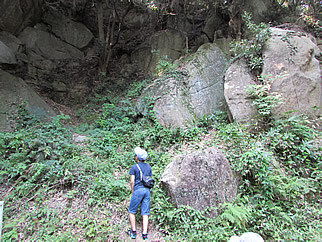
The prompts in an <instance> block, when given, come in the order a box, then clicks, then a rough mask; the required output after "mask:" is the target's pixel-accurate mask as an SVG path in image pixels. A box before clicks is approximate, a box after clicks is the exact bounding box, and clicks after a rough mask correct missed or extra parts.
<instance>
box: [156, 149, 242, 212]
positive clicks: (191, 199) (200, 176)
mask: <svg viewBox="0 0 322 242" xmlns="http://www.w3.org/2000/svg"><path fill="white" fill-rule="evenodd" d="M161 184H162V187H163V189H165V190H166V192H167V194H168V195H169V196H170V198H171V201H172V202H173V203H174V204H175V206H177V207H180V206H182V205H187V206H191V207H193V208H195V209H198V210H205V209H206V208H210V207H217V206H219V205H220V204H222V203H224V202H226V201H232V199H233V198H234V197H235V196H236V195H237V181H236V179H235V178H234V175H233V173H232V171H231V169H230V165H229V162H228V160H227V159H226V158H225V157H224V155H223V154H222V152H221V151H220V150H218V149H216V148H207V149H205V150H202V151H196V152H194V153H191V154H188V155H181V156H177V157H174V158H173V161H172V162H171V163H170V164H169V165H168V166H167V167H166V169H165V171H164V173H163V174H162V177H161ZM212 215H215V216H216V215H217V214H216V211H213V214H212Z"/></svg>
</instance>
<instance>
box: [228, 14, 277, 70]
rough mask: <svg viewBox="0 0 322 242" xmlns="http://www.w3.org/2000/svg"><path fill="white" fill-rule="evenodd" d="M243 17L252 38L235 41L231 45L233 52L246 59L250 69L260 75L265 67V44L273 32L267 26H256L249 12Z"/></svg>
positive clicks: (261, 24) (262, 24)
mask: <svg viewBox="0 0 322 242" xmlns="http://www.w3.org/2000/svg"><path fill="white" fill-rule="evenodd" d="M242 17H243V20H244V22H245V23H246V26H247V29H248V30H249V31H250V37H249V39H242V40H240V41H238V40H236V41H233V42H232V43H231V51H232V53H233V55H234V56H236V57H241V56H243V57H245V58H246V60H247V63H248V67H249V69H250V70H252V71H253V72H254V73H256V75H258V74H259V73H260V72H261V69H262V66H263V59H262V51H263V48H264V45H265V42H266V41H267V40H268V39H269V37H270V35H271V31H270V29H269V26H268V25H267V24H264V23H260V24H259V25H257V24H255V23H254V22H253V21H252V18H251V15H250V14H249V13H247V12H244V14H243V16H242Z"/></svg>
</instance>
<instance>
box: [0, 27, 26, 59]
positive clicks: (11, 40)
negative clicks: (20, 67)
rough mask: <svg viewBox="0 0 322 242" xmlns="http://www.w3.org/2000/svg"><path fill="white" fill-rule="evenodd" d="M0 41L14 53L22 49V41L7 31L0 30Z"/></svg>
mask: <svg viewBox="0 0 322 242" xmlns="http://www.w3.org/2000/svg"><path fill="white" fill-rule="evenodd" d="M0 41H1V42H3V43H4V44H5V45H6V46H8V47H9V48H10V49H11V50H12V51H13V53H14V54H16V53H17V52H20V51H21V50H22V45H23V43H22V41H21V40H20V39H18V38H17V37H16V36H14V35H12V34H10V33H9V32H6V31H1V32H0Z"/></svg>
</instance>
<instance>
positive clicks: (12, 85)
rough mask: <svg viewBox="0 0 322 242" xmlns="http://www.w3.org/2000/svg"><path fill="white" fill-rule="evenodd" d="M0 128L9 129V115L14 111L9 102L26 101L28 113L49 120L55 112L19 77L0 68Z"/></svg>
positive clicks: (18, 102) (19, 102)
mask: <svg viewBox="0 0 322 242" xmlns="http://www.w3.org/2000/svg"><path fill="white" fill-rule="evenodd" d="M0 86H1V88H0V130H2V131H10V130H11V127H10V122H9V120H8V119H9V116H8V114H9V115H10V113H12V112H14V111H15V106H14V105H11V104H14V103H16V104H21V103H23V102H27V105H26V109H27V110H28V111H29V112H30V114H32V115H34V116H36V117H38V118H40V119H42V120H50V118H51V117H54V116H55V115H56V113H55V112H54V110H53V109H52V108H51V107H50V106H49V105H48V104H47V103H46V102H45V101H44V100H43V99H41V97H40V96H39V95H38V94H37V93H36V92H35V91H34V90H32V89H31V88H30V87H29V86H28V85H27V84H26V83H25V82H24V80H22V79H21V78H18V77H15V76H13V75H11V74H9V73H8V72H5V71H3V70H0Z"/></svg>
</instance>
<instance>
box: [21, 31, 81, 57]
mask: <svg viewBox="0 0 322 242" xmlns="http://www.w3.org/2000/svg"><path fill="white" fill-rule="evenodd" d="M19 39H21V40H22V41H23V42H24V43H25V45H26V48H27V53H28V54H29V53H30V52H32V54H36V55H39V56H41V57H43V58H45V59H48V60H63V59H72V58H76V59H82V58H83V57H84V54H83V52H81V51H80V50H79V49H77V48H75V47H74V46H72V45H70V44H68V43H66V42H64V41H62V40H60V39H58V38H57V37H56V36H54V35H53V34H50V33H48V32H46V31H43V30H40V29H37V28H31V27H27V28H26V29H24V31H23V32H22V33H21V34H20V35H19ZM30 56H31V55H30Z"/></svg>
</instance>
